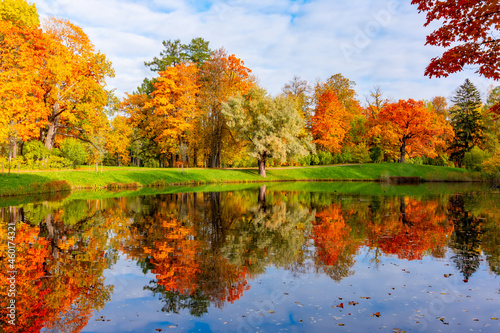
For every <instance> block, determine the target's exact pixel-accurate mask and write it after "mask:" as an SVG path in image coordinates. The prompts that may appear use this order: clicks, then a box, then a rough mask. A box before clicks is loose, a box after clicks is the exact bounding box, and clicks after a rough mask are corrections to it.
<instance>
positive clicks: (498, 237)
mask: <svg viewBox="0 0 500 333" xmlns="http://www.w3.org/2000/svg"><path fill="white" fill-rule="evenodd" d="M1 216H2V221H3V222H2V233H1V237H2V240H1V242H2V243H1V244H2V252H1V258H0V262H1V265H3V267H2V270H1V273H0V274H2V276H0V278H1V279H2V281H5V280H6V279H7V271H8V269H6V265H7V262H8V261H7V260H8V258H7V252H6V244H7V242H8V239H7V232H6V226H7V225H6V224H7V223H8V222H12V221H16V222H17V224H16V244H17V245H16V268H17V271H18V275H17V279H16V283H17V299H18V300H19V303H18V304H17V305H18V306H17V325H16V326H15V327H11V326H8V325H7V323H6V321H5V319H4V318H6V314H7V313H6V303H5V302H6V301H7V299H8V297H7V295H6V294H5V293H6V290H5V289H2V291H1V292H2V293H3V294H2V297H1V299H2V304H0V305H1V309H0V315H1V318H2V327H3V328H4V329H5V330H6V331H9V332H38V331H40V330H41V329H42V328H44V331H47V332H50V331H54V332H55V331H71V332H79V331H81V329H82V328H83V327H85V326H86V325H87V323H88V320H89V318H90V317H91V315H92V313H93V310H99V309H101V308H103V307H104V305H105V304H106V302H108V301H109V300H110V297H111V295H112V293H113V286H112V285H111V284H107V283H106V281H105V279H104V275H103V272H104V270H105V269H107V268H110V267H112V266H113V265H114V264H115V263H116V261H117V259H118V257H119V256H120V255H121V254H123V255H125V256H126V257H127V258H129V259H132V260H134V261H135V262H137V264H138V265H139V266H140V267H141V268H142V270H143V272H144V273H147V272H151V273H153V274H154V275H155V278H154V279H153V280H151V281H150V282H149V284H147V285H145V286H144V289H145V290H148V291H150V292H151V293H152V294H154V295H155V296H156V297H158V298H159V299H160V300H161V302H162V304H163V305H162V308H161V311H164V312H167V313H179V312H180V311H183V310H186V311H189V313H190V314H191V315H193V316H202V315H204V314H206V313H207V312H208V311H209V308H210V307H211V306H214V307H217V308H220V309H222V308H224V307H225V306H226V305H227V304H230V303H234V302H236V301H238V300H239V299H240V298H241V297H242V296H243V295H244V294H245V292H247V291H248V290H249V289H250V284H249V281H251V280H252V279H255V278H256V277H258V276H259V275H261V274H264V273H265V272H266V269H268V268H270V267H275V268H280V269H285V270H288V271H290V272H292V273H293V274H295V275H296V276H299V275H300V274H304V273H306V272H315V273H317V274H324V275H326V276H328V277H329V278H331V279H332V280H334V281H336V282H340V281H342V279H344V278H346V277H348V276H351V275H354V274H356V272H355V270H354V265H355V261H356V259H355V258H356V255H357V254H358V253H359V252H360V249H361V248H368V249H369V251H368V253H369V255H370V262H371V263H372V264H373V265H377V263H378V262H379V261H380V258H381V257H382V256H394V257H397V258H399V259H402V260H409V261H411V260H420V259H422V258H424V257H426V256H432V257H435V258H444V256H445V254H446V252H447V251H451V253H452V255H451V258H452V261H453V263H454V264H455V266H456V269H457V270H458V271H459V272H460V274H462V276H463V281H464V282H468V281H470V280H471V279H473V278H474V273H475V272H476V271H477V269H478V267H479V265H480V260H482V259H481V258H482V254H484V255H485V257H486V259H487V262H488V265H489V267H490V270H491V272H492V273H493V274H497V275H498V274H499V272H500V265H499V263H500V222H499V221H500V213H499V210H498V208H497V207H496V203H495V199H492V198H491V196H488V195H487V194H485V193H474V194H471V195H468V194H455V195H439V196H433V197H424V198H419V197H407V196H398V197H382V196H366V197H361V196H347V195H339V194H338V193H309V192H291V191H288V192H284V191H283V192H282V191H272V190H267V191H266V189H265V187H263V188H261V190H260V191H239V192H222V193H221V192H213V193H190V194H187V193H181V194H164V195H156V196H142V197H123V198H118V199H106V200H82V201H60V202H45V203H37V204H25V205H21V206H18V207H9V208H3V209H1Z"/></svg>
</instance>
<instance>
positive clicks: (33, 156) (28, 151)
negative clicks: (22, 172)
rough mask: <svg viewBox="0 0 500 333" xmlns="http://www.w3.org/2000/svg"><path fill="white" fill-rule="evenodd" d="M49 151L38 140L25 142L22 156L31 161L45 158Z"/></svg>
mask: <svg viewBox="0 0 500 333" xmlns="http://www.w3.org/2000/svg"><path fill="white" fill-rule="evenodd" d="M49 155H50V151H49V150H48V149H47V148H46V147H45V146H44V145H43V143H42V142H40V141H38V140H33V141H29V142H26V143H25V144H24V147H23V156H24V158H25V159H26V161H29V162H31V163H33V162H37V161H41V160H44V159H46V158H47V157H48V156H49Z"/></svg>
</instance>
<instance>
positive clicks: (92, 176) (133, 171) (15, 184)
mask: <svg viewBox="0 0 500 333" xmlns="http://www.w3.org/2000/svg"><path fill="white" fill-rule="evenodd" d="M389 177H422V179H423V180H427V181H473V180H479V178H480V177H479V176H478V175H476V174H473V173H469V172H467V171H466V170H463V169H457V168H447V167H437V166H428V165H413V164H362V165H361V164H360V165H345V166H326V167H309V168H282V169H281V168H280V169H279V168H276V169H274V168H268V169H267V178H262V177H261V176H259V175H258V172H257V170H256V169H189V171H188V172H186V171H185V172H184V173H182V171H181V170H179V169H148V168H134V167H104V170H103V172H102V173H101V172H100V169H99V172H97V173H96V172H95V170H92V172H88V169H85V168H84V169H81V170H59V171H40V172H22V173H20V174H19V175H18V174H17V173H14V174H10V175H8V174H0V196H7V195H26V194H34V193H46V192H57V191H60V190H62V189H61V187H60V186H56V187H53V186H52V185H53V184H59V185H60V182H59V183H56V182H54V181H62V180H64V181H66V182H68V183H69V185H70V186H71V187H72V188H73V189H85V188H87V189H103V188H109V189H119V188H120V187H123V188H129V189H133V188H140V187H145V186H155V185H156V186H158V185H166V186H183V185H184V186H188V185H191V186H192V185H203V184H219V185H220V184H228V183H252V182H263V181H267V182H270V181H314V180H339V181H370V180H379V179H381V178H382V179H388V178H389ZM51 182H52V183H51Z"/></svg>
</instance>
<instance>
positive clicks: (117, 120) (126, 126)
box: [106, 115, 133, 166]
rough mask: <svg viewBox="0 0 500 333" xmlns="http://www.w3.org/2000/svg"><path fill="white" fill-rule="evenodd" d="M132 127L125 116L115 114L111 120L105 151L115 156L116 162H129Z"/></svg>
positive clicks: (126, 163)
mask: <svg viewBox="0 0 500 333" xmlns="http://www.w3.org/2000/svg"><path fill="white" fill-rule="evenodd" d="M132 136H133V128H132V127H131V126H130V121H129V119H128V118H127V117H124V116H122V115H117V116H116V117H114V118H113V119H112V120H111V130H110V131H109V132H108V133H107V138H106V151H107V152H108V154H110V155H111V156H115V155H116V156H117V160H118V161H117V162H118V165H119V166H120V165H121V164H122V163H123V164H125V165H128V164H129V162H130V152H129V146H130V144H131V141H132Z"/></svg>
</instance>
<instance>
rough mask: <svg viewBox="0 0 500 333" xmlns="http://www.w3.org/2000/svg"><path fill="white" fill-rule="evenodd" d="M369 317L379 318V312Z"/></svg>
mask: <svg viewBox="0 0 500 333" xmlns="http://www.w3.org/2000/svg"><path fill="white" fill-rule="evenodd" d="M370 317H377V318H378V317H380V312H374V313H372V314H371V315H370Z"/></svg>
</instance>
